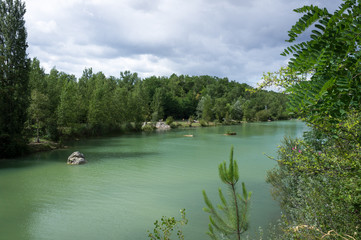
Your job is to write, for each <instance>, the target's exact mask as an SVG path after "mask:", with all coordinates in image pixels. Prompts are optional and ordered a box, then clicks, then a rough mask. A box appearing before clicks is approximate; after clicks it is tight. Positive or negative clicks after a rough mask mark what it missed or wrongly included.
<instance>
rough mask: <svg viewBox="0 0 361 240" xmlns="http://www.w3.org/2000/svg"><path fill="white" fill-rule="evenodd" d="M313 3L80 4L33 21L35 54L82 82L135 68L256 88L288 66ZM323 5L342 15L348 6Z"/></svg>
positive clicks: (175, 0) (160, 0)
mask: <svg viewBox="0 0 361 240" xmlns="http://www.w3.org/2000/svg"><path fill="white" fill-rule="evenodd" d="M310 2H311V1H298V0H291V1H290V0H253V1H238V0H224V1H218V0H194V1H181V0H172V1H167V0H157V1H147V0H132V1H130V0H129V1H127V0H122V1H116V0H114V1H112V0H104V1H103V2H102V3H100V1H83V0H78V1H76V2H75V3H74V4H71V5H66V8H65V9H59V10H58V11H52V12H54V15H51V16H50V15H42V14H45V13H42V14H37V15H32V16H31V17H30V19H31V22H30V23H29V24H32V25H30V26H28V29H29V38H28V41H29V45H30V48H29V51H30V56H32V57H35V56H36V57H38V58H39V59H40V61H41V63H42V64H45V65H47V66H48V65H51V64H54V65H56V66H57V68H59V70H64V71H68V72H69V73H73V74H77V76H78V77H80V76H79V73H80V74H81V72H82V70H83V68H84V67H96V68H97V69H99V70H102V68H103V69H104V70H102V71H104V73H105V74H107V75H114V74H115V73H118V72H119V71H121V70H125V69H119V68H120V67H130V68H132V69H129V70H131V71H135V72H138V73H139V75H140V76H147V75H150V74H154V75H162V74H171V73H173V72H174V73H177V74H189V75H199V74H208V75H213V76H219V77H229V78H230V79H232V80H237V81H243V82H247V83H252V84H253V85H255V83H256V82H257V81H258V80H260V78H261V76H262V73H263V72H266V71H275V70H277V68H279V67H280V66H281V65H282V64H284V63H285V61H286V59H285V58H284V57H281V56H280V55H279V54H280V53H281V52H282V50H283V48H284V47H285V46H287V44H286V43H285V40H286V39H287V31H288V30H289V29H290V28H291V26H292V24H294V23H295V21H296V20H297V19H298V17H299V15H297V14H296V13H293V12H292V9H294V8H297V7H301V6H302V5H304V4H309V3H310ZM312 2H313V1H312ZM319 2H320V4H323V5H322V6H325V5H327V6H331V7H332V8H336V6H337V5H338V4H339V3H340V2H341V0H338V1H332V3H330V2H328V1H325V0H324V1H321V0H319ZM54 5H56V4H54ZM31 9H35V8H34V7H33V8H31ZM33 11H35V10H33ZM44 12H46V11H44ZM56 13H58V14H56ZM27 14H30V15H31V14H35V13H32V12H31V11H28V13H27ZM50 20H51V21H53V22H52V23H49V24H45V23H47V22H50ZM37 22H40V23H41V22H43V23H44V25H43V29H41V24H40V25H38V26H37V27H36V26H35V24H36V23H37ZM54 23H55V24H54ZM92 63H93V64H96V65H97V66H89V65H88V64H92ZM156 71H161V72H159V73H157V72H156ZM115 75H117V74H115Z"/></svg>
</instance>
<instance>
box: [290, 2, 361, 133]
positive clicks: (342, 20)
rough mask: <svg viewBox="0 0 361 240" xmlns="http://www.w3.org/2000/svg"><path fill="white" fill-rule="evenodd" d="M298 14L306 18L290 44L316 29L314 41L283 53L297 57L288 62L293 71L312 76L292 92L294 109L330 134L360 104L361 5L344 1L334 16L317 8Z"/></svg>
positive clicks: (304, 10)
mask: <svg viewBox="0 0 361 240" xmlns="http://www.w3.org/2000/svg"><path fill="white" fill-rule="evenodd" d="M295 11H296V12H298V13H303V14H304V15H303V16H302V17H301V19H300V20H299V21H298V22H297V23H296V24H295V25H294V26H293V27H292V29H291V30H290V32H289V36H290V38H289V42H294V41H295V40H296V37H297V36H299V34H301V33H302V32H303V31H305V29H307V28H309V27H311V26H312V25H313V24H315V25H314V28H313V30H312V34H311V35H310V37H311V40H310V41H308V42H303V43H300V44H295V45H292V46H290V47H288V48H287V49H285V51H284V53H283V54H284V55H291V54H292V55H293V58H291V60H290V62H289V67H290V69H291V70H292V71H293V72H295V73H296V74H304V73H305V72H307V71H312V73H313V74H312V76H311V77H310V80H309V81H301V82H299V83H297V84H294V85H293V86H292V87H291V88H289V89H288V91H289V92H291V93H292V94H291V95H290V96H291V98H290V108H291V110H292V111H293V112H297V113H299V114H301V115H302V116H303V117H304V118H305V119H306V120H307V121H308V122H309V123H311V124H312V125H315V126H317V127H319V128H323V129H327V128H328V129H331V128H333V127H334V125H335V124H337V121H336V119H342V118H345V117H347V116H346V112H348V111H349V110H350V109H358V108H359V104H360V101H361V97H360V96H361V94H360V93H361V92H360V90H361V89H360V87H359V83H360V80H361V78H360V74H359V72H360V70H361V68H360V64H359V63H360V59H361V58H360V51H359V48H360V40H361V34H360V33H361V32H360V29H361V21H360V18H359V16H360V14H361V9H360V3H359V2H356V1H353V0H345V1H344V3H342V4H341V6H340V7H339V9H338V10H336V11H335V12H334V13H333V14H331V13H329V12H328V11H327V10H326V9H320V8H318V7H316V6H312V5H311V6H304V7H303V8H299V9H296V10H295ZM310 113H311V114H310Z"/></svg>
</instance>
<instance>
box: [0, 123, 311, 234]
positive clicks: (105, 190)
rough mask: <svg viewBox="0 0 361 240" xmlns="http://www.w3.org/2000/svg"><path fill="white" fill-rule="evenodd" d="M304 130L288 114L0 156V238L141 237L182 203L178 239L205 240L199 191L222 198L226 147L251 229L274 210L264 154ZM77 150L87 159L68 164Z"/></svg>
mask: <svg viewBox="0 0 361 240" xmlns="http://www.w3.org/2000/svg"><path fill="white" fill-rule="evenodd" d="M306 129H307V128H306V126H305V124H304V123H302V122H300V121H296V120H292V121H279V122H266V123H247V124H242V125H237V126H221V127H209V128H190V129H177V130H171V131H166V132H153V133H137V134H126V135H122V136H118V137H106V138H94V139H89V140H82V141H78V142H75V143H73V144H72V145H71V147H70V148H68V149H62V150H56V151H52V152H45V153H38V154H33V155H31V156H28V157H24V158H21V159H17V161H12V162H10V163H9V162H7V163H4V162H1V165H0V205H1V207H0V239H14V240H15V239H16V240H25V239H27V240H29V239H30V240H45V239H52V240H64V239H77V240H82V239H84V240H85V239H86V240H92V239H94V240H98V239H107V240H112V239H117V240H119V239H121V240H122V239H124V240H128V239H147V230H153V227H154V225H153V223H154V221H155V220H157V219H160V218H161V217H162V216H168V217H170V216H174V217H176V218H180V214H179V210H180V209H182V208H185V209H186V216H187V218H188V219H189V222H188V224H187V225H186V226H185V227H183V230H184V234H185V239H190V240H191V239H208V236H207V235H206V234H205V232H206V231H207V230H208V223H209V220H208V215H207V214H206V213H204V212H203V211H202V208H203V207H205V204H204V201H203V197H202V190H203V189H204V190H206V192H207V194H208V196H209V197H210V198H211V200H212V203H213V204H215V205H216V204H217V203H219V198H218V187H223V186H222V185H223V184H222V183H221V181H220V179H219V177H218V165H219V163H221V162H222V161H224V160H226V161H228V160H229V154H230V149H231V146H232V145H233V146H234V159H236V160H237V162H238V166H239V170H240V181H243V182H245V184H246V187H247V189H248V191H252V199H251V209H250V229H249V231H248V232H249V233H250V234H252V232H257V231H258V227H262V228H263V229H266V228H267V226H268V225H269V223H272V222H275V221H276V220H277V219H278V218H279V216H280V209H279V207H278V204H277V202H275V201H274V200H273V199H272V197H271V195H270V186H269V185H268V184H266V183H265V175H266V171H267V170H269V169H271V168H272V167H274V166H275V165H276V162H275V161H273V160H270V159H269V158H268V157H266V156H265V154H267V155H271V156H275V155H276V151H277V146H278V145H279V144H280V142H281V140H282V139H283V137H284V136H293V137H295V136H302V132H303V131H305V130H306ZM227 131H232V132H236V133H237V135H235V136H225V135H223V134H224V133H226V132H227ZM190 134H193V135H194V137H184V135H190ZM74 151H80V152H82V153H84V155H85V157H86V159H87V160H88V161H89V162H88V163H87V164H85V165H80V166H70V165H67V164H66V160H67V158H68V156H69V155H70V154H71V153H72V152H74ZM239 187H240V186H239ZM174 239H176V237H174Z"/></svg>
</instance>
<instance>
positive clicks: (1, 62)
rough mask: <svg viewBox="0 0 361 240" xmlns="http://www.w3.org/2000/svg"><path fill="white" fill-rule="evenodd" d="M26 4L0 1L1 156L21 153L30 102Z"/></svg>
mask: <svg viewBox="0 0 361 240" xmlns="http://www.w3.org/2000/svg"><path fill="white" fill-rule="evenodd" d="M25 12H26V10H25V4H24V3H23V2H21V1H20V0H1V1H0V157H12V156H15V155H17V154H19V153H20V152H21V149H23V147H21V146H24V143H25V141H26V140H25V139H24V138H23V137H22V132H23V129H24V122H25V121H26V115H27V114H26V113H27V107H28V105H29V94H30V93H29V88H28V82H29V60H28V58H27V53H26V49H27V47H28V45H27V42H26V37H27V33H26V28H25V20H24V15H25Z"/></svg>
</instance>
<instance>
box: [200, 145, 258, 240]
mask: <svg viewBox="0 0 361 240" xmlns="http://www.w3.org/2000/svg"><path fill="white" fill-rule="evenodd" d="M218 170H219V177H220V179H221V180H222V182H223V183H225V184H226V185H227V190H228V192H229V194H228V196H229V199H227V198H226V197H225V196H224V194H223V192H222V190H221V188H219V189H218V193H219V198H220V199H221V202H222V204H221V205H218V206H217V207H218V209H219V210H220V212H218V211H217V210H216V208H215V207H214V206H213V204H212V203H211V201H210V200H209V198H208V196H207V194H206V192H205V191H204V190H203V197H204V201H205V203H206V205H207V207H206V208H203V210H204V211H205V212H207V213H209V214H210V216H209V220H210V224H209V232H207V234H208V235H209V236H210V237H211V239H238V240H240V239H241V235H242V234H243V233H244V232H245V231H246V230H247V229H248V217H247V216H248V208H249V202H250V198H251V192H247V190H246V186H245V184H244V183H243V182H242V195H241V194H239V193H238V190H237V186H238V185H237V183H238V180H239V172H238V165H237V162H236V161H235V160H233V146H232V148H231V154H230V158H229V166H228V167H227V164H226V161H224V162H223V163H221V164H220V165H219V167H218Z"/></svg>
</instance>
